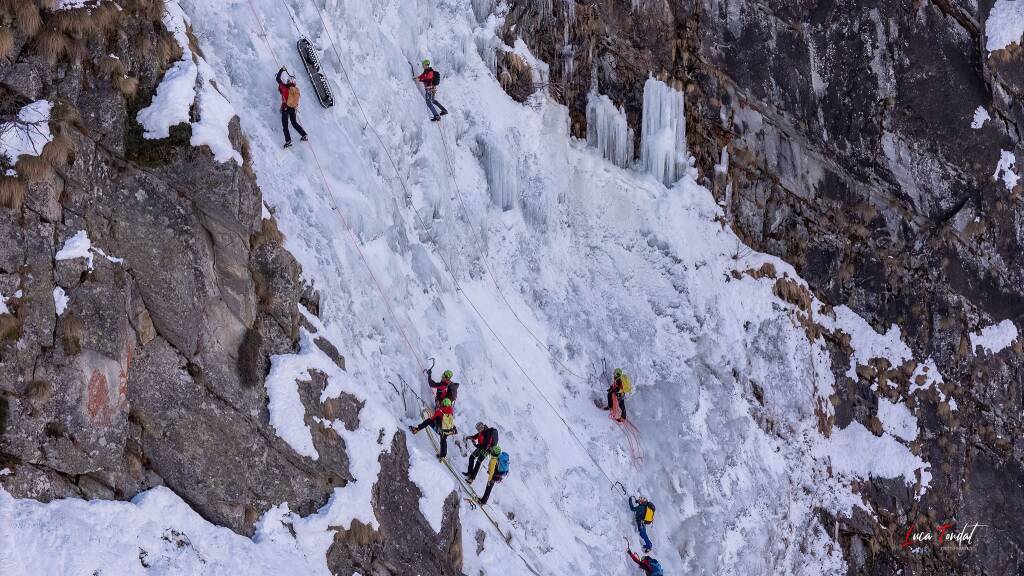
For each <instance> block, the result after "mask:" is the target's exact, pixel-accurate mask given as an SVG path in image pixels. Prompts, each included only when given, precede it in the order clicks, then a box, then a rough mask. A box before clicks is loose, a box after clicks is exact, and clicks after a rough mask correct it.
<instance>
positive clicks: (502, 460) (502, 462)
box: [495, 452, 508, 476]
mask: <svg viewBox="0 0 1024 576" xmlns="http://www.w3.org/2000/svg"><path fill="white" fill-rule="evenodd" d="M495 472H496V473H497V474H500V475H502V476H504V475H505V474H508V452H502V453H501V455H500V456H498V468H497V469H496V470H495Z"/></svg>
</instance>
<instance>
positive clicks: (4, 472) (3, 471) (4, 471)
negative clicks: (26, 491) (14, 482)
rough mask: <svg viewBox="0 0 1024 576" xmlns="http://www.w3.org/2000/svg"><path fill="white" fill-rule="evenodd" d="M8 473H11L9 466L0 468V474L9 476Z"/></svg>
mask: <svg viewBox="0 0 1024 576" xmlns="http://www.w3.org/2000/svg"><path fill="white" fill-rule="evenodd" d="M10 475H11V469H10V468H4V469H3V470H0V476H10Z"/></svg>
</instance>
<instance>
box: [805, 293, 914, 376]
mask: <svg viewBox="0 0 1024 576" xmlns="http://www.w3.org/2000/svg"><path fill="white" fill-rule="evenodd" d="M834 312H835V319H834V320H833V319H830V318H829V317H828V316H824V315H823V316H820V317H819V318H818V320H819V323H820V324H822V326H824V327H826V328H828V329H829V330H836V329H839V330H842V331H843V332H845V333H846V334H849V335H850V347H851V348H853V354H851V355H850V368H849V369H848V370H847V371H846V375H847V376H849V377H850V378H853V379H854V380H856V379H857V366H858V365H867V364H868V363H869V362H870V361H871V359H872V358H885V359H886V360H888V361H889V363H890V364H891V365H892V366H899V365H901V364H903V363H904V362H906V361H907V360H910V359H911V358H913V354H912V352H911V351H910V347H909V346H907V345H906V344H905V343H904V342H903V337H902V333H901V332H900V327H899V326H897V325H895V324H893V325H892V326H890V327H889V330H888V331H887V332H886V333H885V334H879V333H878V332H876V331H875V329H874V328H872V327H871V325H870V324H868V322H867V320H865V319H864V318H862V317H860V316H858V315H857V313H856V312H854V311H853V310H851V309H850V308H848V307H847V306H837V307H836V308H834Z"/></svg>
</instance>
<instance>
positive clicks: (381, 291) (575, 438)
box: [248, 0, 628, 574]
mask: <svg viewBox="0 0 1024 576" xmlns="http://www.w3.org/2000/svg"><path fill="white" fill-rule="evenodd" d="M281 1H282V3H283V4H285V9H286V10H287V11H288V16H289V18H290V19H291V21H292V24H293V25H294V26H295V29H296V31H297V32H298V33H299V34H300V35H302V31H301V29H300V28H299V25H298V22H297V21H296V20H295V17H294V16H293V15H292V12H291V9H290V8H289V7H288V5H287V3H286V2H285V0H281ZM248 4H249V8H250V9H251V10H252V14H253V17H254V19H255V20H256V23H257V25H258V26H259V27H260V30H261V33H262V34H261V35H260V37H261V38H262V39H263V42H264V44H265V46H266V47H267V51H268V52H269V53H270V54H271V56H272V57H273V58H274V61H275V62H276V63H277V65H278V66H280V65H281V61H280V59H279V58H278V57H277V53H276V52H275V51H274V49H273V46H272V45H271V44H270V40H269V35H268V33H267V30H266V27H265V26H264V25H263V22H262V20H260V18H259V14H258V12H257V11H256V8H255V6H254V5H253V3H252V0H248ZM313 7H314V8H315V9H316V11H317V14H318V16H319V18H320V21H321V23H322V24H323V29H324V32H325V33H326V34H327V37H328V39H329V40H330V42H331V46H332V49H333V51H334V54H335V57H336V59H337V64H338V68H339V69H340V70H341V72H342V76H343V77H344V78H345V81H346V83H347V84H348V87H349V90H350V91H351V93H352V96H353V100H354V101H355V103H356V107H357V108H358V110H359V112H360V115H361V116H362V118H363V121H364V127H368V128H370V130H371V132H373V134H374V136H375V137H376V139H377V141H378V143H379V144H380V146H381V149H382V150H383V151H384V152H385V155H386V156H387V157H388V160H389V162H390V163H391V166H392V168H393V169H394V171H395V174H396V175H397V177H398V181H399V184H400V185H401V187H402V189H403V191H404V192H405V193H406V197H407V198H411V194H410V191H409V189H408V187H407V185H406V182H405V178H404V177H403V175H402V173H401V170H399V168H398V164H397V162H395V159H394V157H393V156H392V154H391V152H390V149H389V148H388V147H387V145H386V144H385V143H384V140H383V138H382V137H381V135H380V133H379V132H378V131H377V129H376V127H374V125H373V123H372V122H370V120H369V117H368V115H367V114H366V111H365V110H364V109H363V106H362V103H361V102H360V100H359V97H358V94H357V93H356V91H355V87H354V85H353V83H352V81H351V78H350V77H349V75H348V72H347V70H346V69H345V66H344V65H343V64H342V60H341V53H340V51H339V50H338V47H337V44H336V43H335V41H334V38H333V35H332V34H331V32H330V29H329V27H328V26H327V22H326V20H325V19H324V16H323V13H322V11H321V10H320V8H319V7H318V6H316V4H315V2H314V4H313ZM438 129H439V131H440V134H441V143H442V147H443V149H444V154H445V158H446V163H447V165H448V174H449V179H450V180H451V181H452V182H453V183H454V185H455V188H456V191H457V194H458V198H459V202H460V204H461V205H462V208H463V211H464V212H465V213H466V217H467V218H469V212H468V209H467V207H466V204H465V201H464V199H463V197H462V191H461V189H460V188H459V186H458V182H457V179H456V178H455V174H454V169H453V164H452V161H451V157H450V154H449V150H448V145H447V142H446V139H445V133H444V131H443V129H442V128H441V126H438ZM309 149H310V152H311V154H312V155H313V160H314V162H315V163H316V166H317V171H318V172H319V173H320V178H321V181H322V183H323V185H322V187H323V189H324V191H325V192H326V193H327V196H328V200H329V202H330V205H331V209H332V211H334V212H335V213H336V214H337V215H338V218H339V219H340V220H341V223H342V225H343V226H344V227H345V228H346V229H347V230H348V232H349V238H350V240H351V242H352V246H353V248H354V249H355V250H356V252H357V254H358V255H359V259H360V261H361V262H362V264H363V266H364V267H365V268H366V272H367V274H368V275H369V276H370V278H371V279H372V280H373V284H374V286H375V287H376V289H377V292H378V293H379V294H380V297H381V300H382V301H383V303H384V305H385V308H386V310H387V313H388V316H390V318H391V321H392V322H393V323H394V325H395V327H396V328H397V329H398V330H399V333H400V334H401V336H402V339H403V340H404V342H405V344H406V346H407V347H408V349H409V352H410V353H411V354H412V356H413V358H414V360H415V362H416V365H417V366H418V367H419V368H420V370H421V371H422V370H423V365H422V362H421V360H420V359H421V358H423V357H424V356H423V354H422V353H417V352H416V347H415V346H413V344H412V340H411V339H410V338H409V335H408V333H407V332H406V330H405V328H404V327H403V326H402V324H401V323H400V322H399V321H398V317H397V315H396V314H395V311H394V307H393V306H392V304H391V302H390V301H389V300H388V298H387V296H386V294H385V293H384V289H383V287H382V285H381V284H380V281H379V280H378V279H377V276H376V275H375V274H374V272H373V269H372V268H371V267H370V264H369V261H368V260H367V258H366V256H365V254H364V252H363V250H362V248H361V247H360V245H359V238H358V237H357V235H356V233H355V230H354V229H353V228H352V227H351V226H350V225H349V223H348V220H347V218H345V215H344V213H343V212H342V211H341V210H340V209H339V207H338V204H337V201H336V200H335V195H334V191H333V189H332V187H331V185H330V182H329V181H328V179H327V175H326V173H325V172H324V170H323V166H322V165H321V163H320V159H319V157H318V156H317V154H316V148H315V147H314V146H312V145H310V146H309ZM412 212H413V215H414V217H415V218H416V220H417V222H418V223H419V225H420V226H421V227H422V228H423V229H427V228H426V227H425V225H424V224H423V222H422V219H421V217H420V215H419V214H418V212H417V211H416V210H415V209H414V210H413V211H412ZM476 233H477V235H478V236H479V234H480V233H479V231H476ZM481 241H482V238H481ZM438 256H439V257H440V258H441V260H442V262H443V263H444V265H445V268H446V270H447V271H448V274H449V275H450V276H451V277H452V281H453V283H454V285H455V287H456V290H457V291H458V292H459V293H460V294H461V295H462V296H463V298H465V299H466V302H467V303H469V305H470V307H471V308H472V309H473V311H474V312H475V313H476V315H477V316H478V317H480V320H481V321H482V322H483V324H484V326H486V327H487V329H488V331H489V332H490V333H491V335H492V336H493V337H494V338H495V340H496V341H497V342H498V344H499V345H500V346H501V348H502V349H503V350H504V351H505V353H506V354H507V355H508V357H509V359H511V360H512V362H513V363H514V364H515V365H516V367H517V368H518V369H519V371H520V372H522V373H523V376H525V377H526V379H527V381H528V382H529V383H530V385H531V386H532V387H533V389H534V390H535V391H536V392H537V394H538V395H539V396H540V397H541V398H542V399H543V400H544V402H545V403H546V404H547V406H548V407H549V408H550V409H551V411H552V412H553V413H554V414H555V415H556V416H557V417H558V419H559V420H560V421H561V422H562V424H563V425H564V426H565V428H566V430H567V431H568V432H569V435H570V436H571V437H572V438H573V441H574V442H576V444H577V445H578V446H579V447H580V449H581V450H582V451H583V453H584V454H586V455H587V457H588V458H589V459H590V461H591V462H592V463H593V464H594V466H595V468H597V470H598V472H600V473H601V475H602V476H603V477H604V478H605V480H607V481H608V484H609V485H610V486H611V487H612V488H613V489H615V488H618V489H619V490H620V491H621V492H622V493H623V495H627V494H628V492H627V490H626V488H625V486H624V485H623V484H622V483H621V482H619V481H616V480H613V479H612V478H611V476H609V474H608V473H607V472H606V471H605V470H604V468H603V467H602V466H601V464H600V463H599V462H598V461H597V459H596V458H595V457H594V455H593V454H591V453H590V451H589V450H587V448H586V446H585V445H584V443H583V441H582V440H581V439H580V438H579V436H578V435H577V434H576V433H575V432H574V431H573V429H572V427H571V426H570V425H569V423H568V422H567V421H566V419H565V417H563V416H562V414H561V412H559V410H558V409H557V408H556V407H555V406H554V404H553V403H552V402H551V401H550V400H549V399H548V397H547V396H546V395H545V394H544V393H543V391H541V389H540V387H539V386H538V385H537V383H536V382H535V381H534V380H533V378H532V377H530V375H529V373H528V372H527V371H526V370H525V369H524V368H523V366H522V364H520V362H519V360H518V359H517V358H516V357H515V355H514V354H513V353H512V351H511V350H510V349H509V348H508V346H507V345H506V344H505V342H504V341H503V340H502V339H501V337H500V336H499V335H498V333H497V332H496V331H495V330H494V328H493V327H492V326H491V324H490V322H488V321H487V319H486V318H485V317H484V315H483V314H482V313H481V312H480V309H479V308H478V307H477V306H476V304H475V303H474V302H473V301H472V299H470V298H469V296H468V295H467V294H466V292H465V291H464V290H462V287H461V285H460V284H459V282H458V279H457V278H456V277H455V274H454V272H453V269H452V267H451V265H450V263H449V262H448V260H447V259H446V258H445V257H444V255H443V253H442V251H441V250H439V251H438ZM481 260H482V261H483V262H484V266H485V268H486V269H487V272H488V275H489V276H490V277H491V281H492V282H493V283H494V285H495V287H496V288H497V290H498V293H499V295H500V297H501V299H502V300H503V301H504V303H505V305H506V306H507V307H508V308H509V310H510V311H511V312H512V314H513V316H514V317H515V318H516V320H517V321H518V322H519V323H520V324H521V325H522V326H523V328H524V329H525V330H526V331H527V332H528V333H529V334H530V336H531V337H532V338H533V339H534V340H535V341H536V342H537V343H538V344H540V345H541V346H542V347H544V349H545V350H546V351H547V352H548V354H549V355H550V356H551V357H552V358H553V359H554V360H555V361H556V362H557V363H558V364H559V365H560V366H561V367H562V368H563V369H564V370H566V372H567V373H569V374H570V375H572V376H574V377H576V378H579V379H581V380H587V379H586V378H584V377H583V376H580V375H579V374H576V373H575V372H573V371H572V370H571V369H569V368H568V367H567V366H566V365H565V364H564V363H562V361H561V360H560V359H559V358H558V357H557V356H555V355H554V354H553V353H552V352H551V350H550V347H548V346H546V345H545V344H544V343H543V342H542V341H541V340H540V339H539V338H538V337H537V336H536V335H535V334H534V333H533V331H532V330H530V328H529V327H528V326H527V325H526V324H525V322H523V321H522V319H521V318H520V317H519V315H518V313H516V311H515V310H514V308H513V307H512V306H511V304H510V303H509V302H508V300H507V298H506V297H505V295H504V293H503V292H502V290H501V288H500V286H498V283H497V279H496V277H495V276H494V273H493V270H492V269H491V267H490V265H489V264H488V263H487V259H486V257H484V256H483V255H482V254H481ZM403 385H404V386H406V387H408V384H406V383H405V382H404V380H403ZM420 400H421V402H422V398H420ZM428 435H429V431H428ZM430 438H431V441H432V442H433V437H430ZM435 449H436V445H435ZM447 467H448V469H449V472H451V473H452V475H453V477H455V480H456V482H457V483H458V484H459V485H460V487H462V488H463V489H464V490H465V489H466V488H467V487H466V486H465V485H464V484H463V482H462V479H461V478H459V477H458V474H457V473H456V472H455V471H454V470H453V469H452V468H451V467H450V466H447ZM481 510H483V508H481ZM485 514H486V511H485ZM487 517H488V519H489V520H490V521H491V522H492V524H494V527H495V529H497V530H498V533H499V534H502V535H503V536H504V533H503V532H502V531H501V529H500V527H499V526H498V525H497V523H496V522H495V521H494V519H493V518H491V517H490V515H489V514H487ZM506 544H508V545H509V547H510V549H512V550H513V551H514V552H516V553H517V554H518V555H519V557H520V559H521V560H522V561H523V562H524V564H525V565H526V566H527V568H529V569H530V571H531V572H533V573H534V574H536V573H537V572H536V571H535V570H534V569H533V568H532V566H530V565H529V563H528V562H527V560H526V559H525V558H524V557H523V555H522V553H520V552H519V551H518V550H516V549H515V548H513V547H512V546H511V543H510V542H509V541H507V540H506Z"/></svg>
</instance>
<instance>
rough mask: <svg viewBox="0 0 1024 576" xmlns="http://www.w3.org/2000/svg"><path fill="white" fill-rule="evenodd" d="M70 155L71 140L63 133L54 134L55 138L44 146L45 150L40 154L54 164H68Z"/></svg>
mask: <svg viewBox="0 0 1024 576" xmlns="http://www.w3.org/2000/svg"><path fill="white" fill-rule="evenodd" d="M70 155H71V140H70V139H69V138H68V137H67V136H65V135H63V134H57V135H56V136H54V138H53V140H51V141H50V142H48V143H47V144H46V146H43V151H42V153H41V154H40V156H42V158H43V160H46V161H47V162H49V163H50V165H52V166H61V165H64V164H67V163H68V157H69V156H70Z"/></svg>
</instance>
